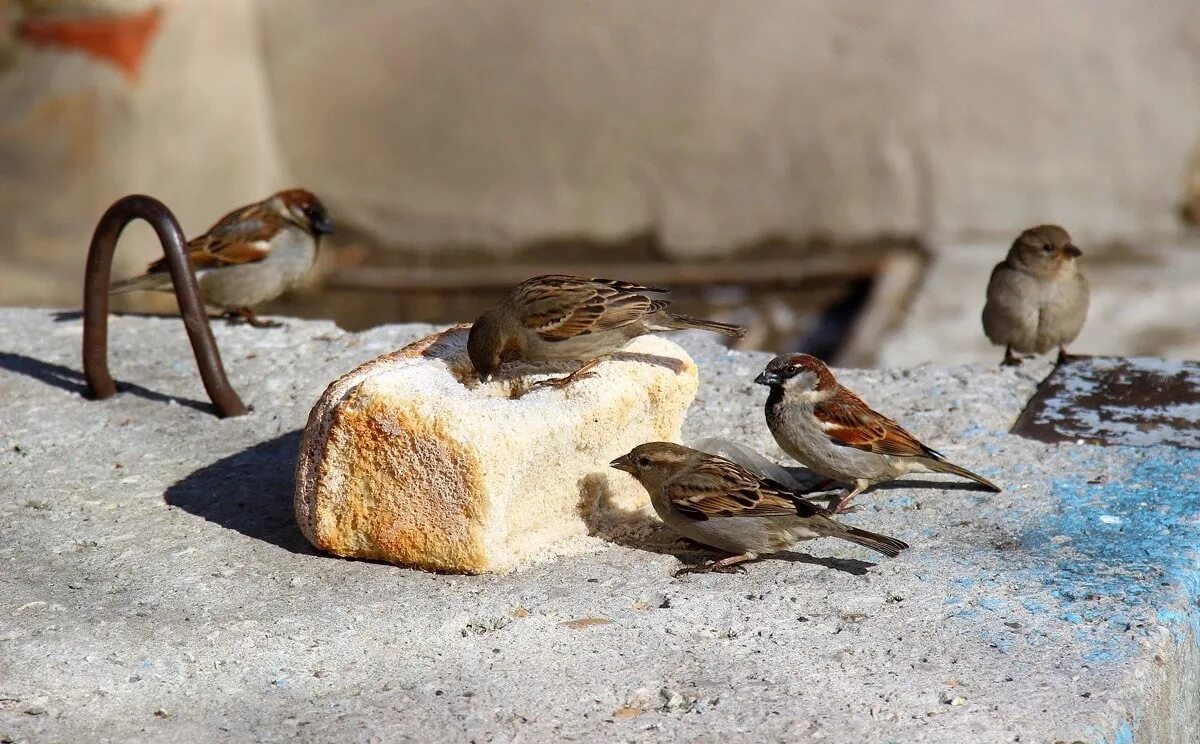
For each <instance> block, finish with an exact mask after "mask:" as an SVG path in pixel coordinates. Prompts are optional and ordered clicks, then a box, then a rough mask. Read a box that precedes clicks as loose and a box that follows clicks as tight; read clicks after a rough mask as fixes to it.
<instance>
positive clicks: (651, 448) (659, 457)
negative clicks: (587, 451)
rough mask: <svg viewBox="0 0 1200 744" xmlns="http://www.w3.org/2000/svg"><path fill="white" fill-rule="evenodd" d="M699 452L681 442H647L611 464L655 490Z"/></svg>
mask: <svg viewBox="0 0 1200 744" xmlns="http://www.w3.org/2000/svg"><path fill="white" fill-rule="evenodd" d="M697 454H698V453H697V451H696V450H694V449H691V448H690V447H684V446H683V445H681V444H672V443H670V442H647V443H645V444H639V445H638V446H636V447H634V448H633V449H632V450H630V451H629V452H628V453H626V454H624V455H621V456H620V457H618V458H617V459H615V460H613V461H612V462H610V463H609V465H610V466H612V467H614V468H616V469H617V470H624V471H625V472H626V473H629V474H630V475H632V476H633V477H634V478H637V479H638V480H639V481H640V482H641V483H642V485H644V486H646V488H649V489H651V490H653V489H656V488H658V487H659V486H661V485H662V484H663V483H666V482H667V481H668V480H670V479H671V476H673V475H674V474H675V473H677V472H679V469H680V468H682V467H684V466H686V465H688V464H689V463H690V462H691V461H692V460H693V459H694V458H695V456H696V455H697Z"/></svg>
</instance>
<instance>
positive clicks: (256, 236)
mask: <svg viewBox="0 0 1200 744" xmlns="http://www.w3.org/2000/svg"><path fill="white" fill-rule="evenodd" d="M282 227H284V224H283V220H282V218H280V217H278V216H276V215H275V214H274V213H271V212H268V211H266V210H264V209H263V208H262V206H261V205H260V204H251V205H250V206H248V207H243V208H241V209H238V210H235V211H233V212H230V213H229V214H227V215H225V216H224V217H222V218H221V219H220V220H218V221H217V224H215V225H213V226H212V228H211V229H210V230H209V231H208V232H206V233H204V234H203V235H200V236H197V237H195V238H192V239H191V240H189V241H188V244H187V252H188V260H189V261H191V262H192V266H194V267H195V268H196V269H213V268H220V267H222V266H235V265H238V264H247V263H254V262H256V261H261V260H263V259H264V258H266V257H267V256H268V255H270V253H271V247H272V244H271V239H272V238H274V237H275V235H276V234H278V232H279V230H280V229H281V228H282ZM146 271H147V273H151V274H153V273H158V272H164V271H167V259H166V258H160V259H158V260H157V261H155V262H154V263H152V264H150V267H149V268H148V269H147V270H146Z"/></svg>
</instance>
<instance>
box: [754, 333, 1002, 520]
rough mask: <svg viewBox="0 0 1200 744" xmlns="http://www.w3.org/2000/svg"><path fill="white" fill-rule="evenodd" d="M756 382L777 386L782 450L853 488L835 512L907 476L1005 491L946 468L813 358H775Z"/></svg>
mask: <svg viewBox="0 0 1200 744" xmlns="http://www.w3.org/2000/svg"><path fill="white" fill-rule="evenodd" d="M754 381H755V382H757V383H758V384H759V385H768V386H770V388H771V394H770V395H769V396H768V397H767V405H766V414H767V426H769V427H770V429H771V434H772V435H774V437H775V441H776V442H778V443H779V447H780V448H781V449H782V450H783V451H784V452H786V453H787V454H788V455H790V456H791V457H793V458H795V459H796V460H797V461H798V462H800V464H801V465H804V466H805V467H807V468H809V469H810V470H813V471H814V472H816V473H818V474H820V475H823V476H825V477H826V478H832V479H833V480H836V481H841V482H843V483H851V484H853V486H854V487H853V488H852V489H851V490H849V491H848V492H847V493H846V495H845V496H843V497H842V498H841V499H839V500H838V502H837V503H836V504H835V505H834V507H833V511H834V512H835V513H836V512H840V511H842V510H843V509H845V508H846V505H847V504H849V503H850V500H851V499H852V498H854V497H855V496H857V495H858V494H860V493H862V492H863V491H864V490H866V489H867V488H870V487H871V486H874V485H876V484H878V483H883V482H885V481H890V480H893V479H895V478H899V477H901V476H902V475H906V474H908V473H952V474H954V475H958V476H962V477H963V478H969V479H970V480H973V481H975V482H976V483H978V484H980V485H982V486H983V487H984V488H987V489H988V490H989V491H994V492H999V491H1000V488H999V487H998V486H997V485H996V484H995V483H992V482H991V481H989V480H988V479H987V478H984V477H983V476H981V475H976V474H975V473H972V472H971V471H970V470H967V469H966V468H962V467H959V466H958V465H955V464H954V463H950V462H946V460H945V458H944V457H942V455H941V453H939V452H937V451H936V450H933V449H930V448H929V447H926V446H925V445H924V444H921V442H919V441H918V440H917V438H916V437H914V436H913V435H912V434H909V433H908V432H907V431H905V430H904V428H903V427H901V426H900V425H899V424H897V423H896V422H895V421H892V420H891V419H890V418H888V417H886V416H884V415H883V414H880V413H877V412H875V411H873V410H871V408H870V407H869V406H868V405H867V404H866V403H864V402H863V401H862V399H861V398H859V397H858V396H857V395H855V394H854V393H852V392H850V391H849V390H847V389H846V388H844V387H842V386H841V385H840V384H838V381H837V380H836V379H834V376H833V373H831V372H830V371H829V368H828V367H826V366H825V364H824V363H823V362H822V361H821V360H820V359H817V358H816V357H814V356H810V355H808V354H788V355H784V356H778V357H775V358H774V359H772V360H771V361H770V363H769V364H767V368H766V369H765V370H763V372H762V374H760V375H759V376H758V377H756V378H754Z"/></svg>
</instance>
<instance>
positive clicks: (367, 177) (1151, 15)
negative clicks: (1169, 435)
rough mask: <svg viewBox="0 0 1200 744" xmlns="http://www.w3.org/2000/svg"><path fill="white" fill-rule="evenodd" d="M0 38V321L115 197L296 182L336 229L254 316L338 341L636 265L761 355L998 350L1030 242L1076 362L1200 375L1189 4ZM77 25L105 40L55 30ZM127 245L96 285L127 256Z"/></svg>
mask: <svg viewBox="0 0 1200 744" xmlns="http://www.w3.org/2000/svg"><path fill="white" fill-rule="evenodd" d="M0 17H2V18H3V19H4V21H3V22H4V37H5V40H4V42H2V51H0V217H2V218H3V219H0V303H5V304H42V305H61V306H77V305H78V303H79V299H78V296H79V286H80V276H79V272H80V267H81V266H82V260H83V255H84V253H85V251H86V246H87V241H88V238H89V236H90V233H91V229H92V228H93V226H94V223H95V220H96V219H97V218H98V216H99V215H100V214H101V213H102V211H103V210H104V208H105V207H106V206H107V204H108V203H109V202H111V201H112V200H113V199H115V198H117V197H118V196H120V195H122V194H124V193H128V192H135V191H141V192H146V193H150V194H153V195H155V196H158V197H159V198H161V199H162V200H163V201H165V202H166V203H167V204H168V205H170V206H171V207H172V208H173V209H174V210H176V212H177V213H178V215H179V216H180V218H181V221H182V222H183V225H184V227H185V229H186V230H187V231H188V233H189V235H191V234H196V233H198V232H200V231H202V230H204V229H205V228H206V227H207V226H208V225H209V224H211V223H212V222H213V221H214V220H215V219H216V218H217V217H219V216H220V215H221V214H223V213H224V212H226V211H228V210H229V209H232V208H233V207H236V206H239V205H241V204H244V203H246V202H249V201H253V200H256V199H259V198H262V197H263V196H265V195H266V194H268V193H270V192H271V191H273V190H276V189H277V188H281V187H284V186H289V185H293V184H295V185H304V186H306V187H308V188H311V189H312V190H314V191H315V192H316V193H318V194H319V195H320V196H321V197H322V198H323V199H324V200H325V201H326V203H327V204H328V205H329V207H330V210H331V213H332V214H333V216H334V219H335V221H336V222H337V224H338V227H339V228H340V231H339V236H338V240H337V241H334V242H333V243H332V245H331V246H330V247H331V250H329V251H326V252H325V256H324V258H323V264H322V267H321V271H320V272H319V277H318V280H317V286H315V287H314V289H313V290H311V291H310V292H308V293H303V294H301V295H298V296H294V297H291V298H287V299H285V300H284V301H282V302H280V303H279V304H278V305H277V306H276V307H275V309H276V310H282V311H287V312H292V313H296V314H301V315H309V316H317V317H334V318H336V319H338V320H339V322H342V323H343V324H344V325H348V326H352V327H354V326H362V325H368V324H372V323H376V322H385V321H401V320H417V319H425V320H434V321H450V320H457V319H466V318H468V317H469V316H470V315H471V314H473V313H474V312H477V309H478V307H480V306H482V305H483V304H486V303H487V302H489V301H490V300H491V299H494V296H495V295H496V293H498V292H499V291H500V285H502V284H503V283H504V282H506V281H508V280H509V279H510V278H512V277H516V276H519V275H524V274H528V273H536V272H538V271H543V270H570V269H572V268H574V267H584V268H589V269H595V268H599V269H603V268H604V267H605V266H611V267H612V268H614V269H617V268H620V269H623V270H625V271H626V272H629V271H633V272H635V273H637V272H638V271H639V270H641V269H639V267H645V268H644V270H645V271H646V272H647V273H649V274H652V275H654V276H660V275H661V276H665V277H667V278H671V277H672V273H673V272H675V271H676V270H677V271H678V274H679V278H680V283H681V284H682V285H684V287H683V290H684V291H683V296H684V300H685V301H686V302H688V303H694V304H698V305H703V306H704V307H705V309H707V310H708V311H710V312H713V313H717V314H720V315H724V316H727V317H731V318H735V319H740V320H743V321H747V320H749V321H752V322H753V321H756V320H757V321H759V322H758V323H757V324H758V325H760V326H762V327H764V328H768V329H769V332H764V333H763V334H759V335H758V336H752V338H751V342H752V343H755V344H756V345H759V346H764V347H771V348H798V347H805V348H817V349H822V350H826V351H828V355H830V356H834V357H837V358H839V359H840V360H841V361H844V362H849V363H863V364H868V363H883V362H887V363H913V362H920V361H925V360H930V359H937V360H974V359H987V360H991V359H992V358H993V357H995V358H996V359H998V357H999V354H998V353H997V352H996V351H995V350H992V349H990V348H988V346H987V342H986V340H985V339H983V338H982V334H981V332H980V331H979V327H978V312H979V308H981V307H982V302H983V296H982V292H983V286H984V285H985V284H986V280H987V273H988V271H990V267H991V265H992V264H994V263H995V262H996V261H998V260H999V259H1000V258H1002V257H1003V253H1004V251H1005V249H1006V247H1007V245H1008V243H1009V242H1011V240H1012V238H1013V237H1014V236H1015V235H1016V234H1017V233H1018V232H1019V231H1020V230H1021V229H1023V228H1025V227H1028V226H1030V225H1033V224H1037V223H1041V222H1047V221H1051V222H1058V223H1060V224H1063V225H1064V226H1066V227H1067V228H1068V229H1069V230H1070V231H1071V232H1072V233H1073V235H1074V236H1075V238H1076V241H1077V242H1078V243H1079V244H1080V245H1082V246H1083V247H1084V248H1085V251H1086V252H1087V255H1086V256H1085V259H1084V260H1085V263H1084V268H1085V270H1086V271H1087V272H1088V273H1089V276H1092V277H1093V284H1094V285H1096V292H1095V293H1094V294H1095V295H1096V296H1097V297H1096V300H1095V302H1096V309H1095V311H1094V313H1093V318H1092V322H1090V323H1089V326H1088V329H1087V331H1085V336H1084V337H1083V338H1081V340H1080V342H1079V347H1080V348H1079V350H1080V351H1095V352H1103V353H1129V352H1131V351H1139V352H1146V353H1167V354H1172V355H1193V356H1198V355H1200V328H1197V325H1198V324H1197V322H1196V321H1195V320H1194V318H1196V317H1200V264H1198V263H1197V258H1196V257H1197V255H1198V254H1200V251H1197V246H1196V245H1195V238H1194V237H1192V236H1190V234H1189V233H1188V219H1189V217H1190V219H1192V220H1193V221H1194V220H1196V219H1197V218H1200V12H1198V10H1197V5H1196V2H1195V0H1157V1H1156V2H1154V3H1144V2H1137V0H1056V1H1055V2H1045V1H1044V0H1043V1H1035V0H1017V1H1016V2H1006V3H967V2H958V1H956V0H898V1H896V2H889V3H877V2H870V1H868V0H848V1H847V2H817V1H816V0H775V1H764V2H757V3H735V2H717V1H715V0H663V1H661V2H653V3H647V2H633V1H632V0H614V1H610V2H605V3H561V2H551V1H549V0H544V1H543V0H489V1H488V2H482V1H478V2H475V1H463V2H435V1H433V0H406V2H390V1H389V0H354V2H338V1H336V0H205V1H204V2H151V1H149V0H145V1H140V2H139V1H137V0H122V1H117V0H92V1H91V2H52V1H50V0H42V1H41V2H33V1H32V0H31V1H30V2H26V3H19V4H11V5H9V6H8V7H7V8H6V9H5V10H4V11H3V12H2V14H0ZM81 19H82V20H86V21H89V22H92V23H94V24H98V25H99V26H101V27H104V28H108V29H109V31H108V36H107V37H105V36H104V34H103V33H100V34H99V36H100V37H102V38H108V39H109V41H108V42H103V41H102V42H96V41H95V38H96V34H95V33H94V34H93V36H92V37H88V38H89V39H91V41H81V40H80V39H81V37H80V36H79V35H78V34H76V35H74V36H72V35H71V34H69V33H66V32H65V31H63V30H62V29H63V28H64V27H69V24H70V23H72V22H78V21H80V20H81ZM56 24H57V25H56ZM105 24H107V25H105ZM56 28H57V29H58V30H56ZM113 38H116V39H118V40H119V43H117V42H113V41H112V39H113ZM137 38H140V40H141V42H140V43H141V45H142V46H141V47H138V48H137V49H134V47H137V44H135V43H133V41H131V39H132V40H136V39H137ZM105 43H107V46H105ZM131 49H132V50H134V51H133V52H131V51H130V50H131ZM114 50H117V51H115V52H114ZM131 231H132V229H131ZM148 236H149V231H148V230H145V229H144V228H142V229H141V231H140V232H138V233H136V234H131V236H130V241H131V243H130V245H129V246H122V247H121V249H120V250H119V251H118V257H119V258H118V260H119V265H118V268H117V269H116V273H117V274H118V275H123V274H128V273H132V272H134V271H136V270H138V269H139V268H140V266H141V264H142V263H144V262H145V261H146V260H148V259H150V258H152V257H154V255H155V254H156V251H157V248H155V247H154V245H153V243H152V242H151V241H150V240H149V237H148ZM755 265H761V266H766V267H767V269H766V270H763V271H760V272H758V273H755V272H754V271H753V270H752V268H753V266H755ZM655 272H658V273H655ZM689 277H690V278H689ZM623 278H628V279H639V278H640V277H639V276H623ZM714 286H715V287H716V289H713V287H714ZM431 287H432V288H434V289H430V288H431ZM134 302H135V303H142V304H141V305H133V306H134V307H162V305H153V304H147V302H148V301H146V300H144V299H135V300H134ZM169 306H170V304H169V303H168V305H167V307H169ZM1193 311H1194V312H1193ZM1097 318H1101V319H1103V320H1099V321H1098V320H1097ZM1147 328H1153V329H1155V330H1154V333H1147V330H1146V329H1147ZM1152 337H1153V339H1157V340H1153V343H1151V340H1152ZM822 343H824V344H825V346H824V347H822V346H821V344H822ZM1146 347H1149V348H1146Z"/></svg>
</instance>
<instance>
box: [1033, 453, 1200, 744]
mask: <svg viewBox="0 0 1200 744" xmlns="http://www.w3.org/2000/svg"><path fill="white" fill-rule="evenodd" d="M1113 450H1117V451H1119V452H1120V453H1121V454H1122V455H1124V456H1125V458H1124V461H1125V462H1126V463H1127V466H1126V467H1127V470H1126V472H1124V473H1121V472H1112V471H1113V468H1112V465H1111V460H1109V461H1108V462H1104V461H1102V460H1101V458H1100V457H1099V452H1100V450H1098V449H1094V448H1090V447H1081V448H1079V449H1078V450H1077V451H1073V452H1072V453H1071V454H1072V458H1073V467H1072V468H1071V472H1064V473H1062V475H1060V477H1059V478H1058V479H1057V480H1055V481H1054V483H1053V485H1052V487H1051V494H1050V495H1051V498H1052V499H1053V500H1054V503H1056V504H1057V505H1058V509H1057V513H1055V514H1052V515H1050V516H1049V517H1048V518H1046V519H1044V520H1043V521H1042V523H1041V524H1040V525H1039V526H1038V527H1037V528H1035V529H1031V530H1027V531H1025V532H1024V533H1023V534H1022V535H1021V536H1020V538H1019V542H1020V544H1021V545H1022V547H1023V548H1025V549H1026V550H1027V551H1028V552H1029V553H1030V554H1031V555H1032V556H1033V558H1034V559H1035V560H1034V563H1033V564H1032V565H1031V566H1030V567H1029V568H1028V569H1026V571H1025V572H1024V573H1027V574H1028V575H1029V577H1030V580H1031V581H1032V582H1033V583H1035V584H1040V585H1041V586H1042V587H1044V589H1045V590H1046V591H1047V592H1049V594H1050V595H1051V596H1052V597H1054V598H1055V599H1056V600H1057V605H1056V606H1055V607H1054V609H1053V611H1054V612H1055V613H1056V614H1057V616H1058V617H1059V618H1061V619H1062V620H1064V621H1065V622H1069V623H1072V624H1076V625H1081V626H1082V627H1083V628H1093V629H1095V628H1097V627H1098V628H1103V630H1100V631H1099V632H1094V631H1093V632H1088V633H1084V634H1082V635H1081V640H1082V641H1084V643H1085V644H1086V645H1087V646H1088V648H1087V650H1085V651H1084V653H1083V658H1084V659H1085V660H1087V661H1091V662H1107V661H1119V660H1121V659H1122V658H1125V657H1127V656H1129V655H1130V654H1132V653H1135V652H1136V637H1137V636H1138V635H1146V634H1148V633H1151V632H1153V631H1154V630H1155V629H1157V628H1160V627H1164V626H1165V627H1169V628H1171V630H1172V633H1173V635H1174V637H1175V638H1176V640H1179V641H1182V639H1183V637H1184V634H1183V632H1182V631H1183V630H1184V629H1185V628H1186V627H1187V626H1186V625H1185V623H1186V624H1189V625H1191V626H1192V627H1194V628H1197V629H1200V612H1197V611H1196V599H1197V597H1198V596H1200V565H1198V563H1197V560H1196V556H1195V551H1196V550H1197V548H1200V519H1198V517H1200V451H1197V450H1194V449H1177V448H1172V447H1147V448H1133V447H1117V448H1109V449H1108V451H1107V453H1108V454H1110V455H1111V453H1112V452H1113ZM1098 475H1102V476H1104V477H1096V476H1098ZM1023 605H1024V607H1025V609H1026V610H1028V611H1029V612H1032V613H1037V614H1041V613H1044V612H1046V611H1047V608H1046V607H1045V606H1044V605H1043V604H1042V603H1039V602H1037V601H1034V600H1027V601H1025V602H1023ZM1113 631H1117V632H1116V633H1114V632H1113ZM1130 735H1131V734H1130ZM1116 741H1118V742H1119V741H1124V740H1122V739H1120V738H1118V739H1117V740H1116Z"/></svg>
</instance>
